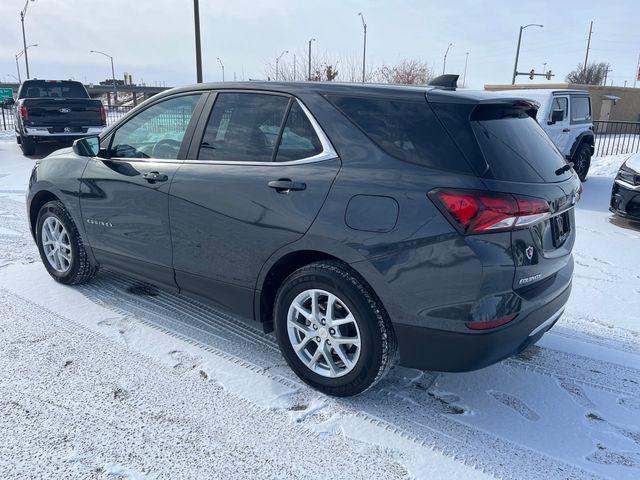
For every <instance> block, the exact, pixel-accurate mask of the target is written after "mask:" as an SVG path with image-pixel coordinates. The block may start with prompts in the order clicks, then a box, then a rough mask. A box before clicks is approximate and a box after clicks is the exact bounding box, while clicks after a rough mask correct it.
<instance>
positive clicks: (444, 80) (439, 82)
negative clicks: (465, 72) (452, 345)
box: [428, 73, 460, 90]
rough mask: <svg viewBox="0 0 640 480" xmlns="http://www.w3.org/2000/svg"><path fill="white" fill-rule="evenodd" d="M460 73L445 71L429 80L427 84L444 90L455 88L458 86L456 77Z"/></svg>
mask: <svg viewBox="0 0 640 480" xmlns="http://www.w3.org/2000/svg"><path fill="white" fill-rule="evenodd" d="M459 77H460V75H454V74H451V73H447V74H446V75H440V76H439V77H436V78H434V79H433V80H431V81H430V82H429V83H428V85H429V86H430V87H436V88H443V89H446V90H455V89H456V88H458V78H459Z"/></svg>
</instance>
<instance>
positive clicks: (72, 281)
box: [36, 200, 97, 285]
mask: <svg viewBox="0 0 640 480" xmlns="http://www.w3.org/2000/svg"><path fill="white" fill-rule="evenodd" d="M49 217H55V218H56V219H57V220H58V221H59V222H60V223H62V225H63V226H64V228H65V230H66V231H67V234H68V237H69V243H70V245H71V262H70V264H69V268H68V270H67V271H65V272H58V271H57V270H55V269H54V268H53V266H52V265H51V264H50V263H49V260H48V259H47V257H46V254H45V252H44V246H43V241H42V226H43V224H44V222H45V220H46V219H47V218H49ZM36 243H37V245H38V251H39V252H40V258H41V259H42V263H43V264H44V266H45V268H46V269H47V271H48V272H49V275H51V276H52V277H53V278H54V279H55V280H56V281H58V282H60V283H64V284H65V285H77V284H80V283H85V282H88V281H89V280H91V278H93V276H94V275H95V274H96V271H97V266H95V265H93V264H92V263H91V260H90V259H89V255H88V254H87V251H86V249H85V248H84V244H83V243H82V238H81V237H80V234H79V233H78V228H77V227H76V224H75V222H74V221H73V219H72V218H71V215H70V214H69V212H68V211H67V209H66V208H65V206H64V205H63V204H62V202H60V201H57V200H56V201H52V202H48V203H46V204H44V205H43V206H42V208H41V209H40V212H38V221H37V222H36Z"/></svg>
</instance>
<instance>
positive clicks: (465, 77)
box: [462, 52, 469, 87]
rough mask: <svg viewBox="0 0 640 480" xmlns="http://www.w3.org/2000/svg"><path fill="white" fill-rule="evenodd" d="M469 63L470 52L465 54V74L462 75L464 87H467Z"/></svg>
mask: <svg viewBox="0 0 640 480" xmlns="http://www.w3.org/2000/svg"><path fill="white" fill-rule="evenodd" d="M468 63H469V52H467V53H465V59H464V73H463V74H462V86H463V87H466V86H467V64H468Z"/></svg>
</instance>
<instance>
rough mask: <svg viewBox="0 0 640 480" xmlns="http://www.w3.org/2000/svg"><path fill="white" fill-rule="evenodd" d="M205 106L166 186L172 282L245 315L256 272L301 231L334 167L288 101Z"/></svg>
mask: <svg viewBox="0 0 640 480" xmlns="http://www.w3.org/2000/svg"><path fill="white" fill-rule="evenodd" d="M210 103H211V104H212V107H211V110H210V113H207V111H206V110H205V112H203V115H202V116H201V122H200V124H199V125H198V128H197V129H196V133H195V135H194V139H193V141H192V142H191V147H190V150H189V154H188V158H187V160H185V162H184V164H183V165H182V166H181V167H180V168H179V170H178V171H177V173H176V175H175V177H174V180H173V183H172V185H171V192H170V197H169V216H170V223H171V237H172V241H173V266H174V268H175V276H176V282H177V283H178V285H179V286H180V288H182V289H185V290H187V291H190V292H192V293H195V294H198V295H201V296H204V297H207V298H209V299H212V300H214V301H215V302H216V303H218V304H219V305H220V306H222V307H223V308H225V309H227V310H230V311H233V312H235V313H238V314H240V315H242V316H245V317H247V318H253V293H254V289H255V285H256V279H257V276H258V273H259V271H260V268H261V267H262V266H263V264H264V263H265V261H266V260H267V258H269V256H270V255H271V254H272V253H274V252H275V251H276V250H277V249H279V248H280V247H282V246H284V245H286V244H288V243H291V242H294V241H296V240H297V239H299V238H300V237H301V236H302V235H304V233H305V232H306V231H307V229H308V228H309V227H310V225H311V223H312V222H313V220H314V218H315V216H316V215H317V213H318V211H319V210H320V208H321V206H322V204H323V202H324V200H325V198H326V196H327V193H328V191H329V188H330V186H331V183H332V181H333V179H334V177H335V175H336V173H337V172H338V170H339V168H340V161H339V159H338V157H337V155H336V153H335V151H334V150H333V148H332V147H331V144H330V143H329V141H328V140H327V138H326V136H325V135H324V133H323V132H322V130H321V129H320V127H319V125H318V124H317V123H316V122H315V120H314V119H313V117H312V116H311V115H310V113H309V112H308V111H307V110H306V108H305V107H304V105H302V103H300V102H299V101H298V100H297V99H295V98H293V97H289V96H287V95H279V94H270V93H265V92H246V91H244V92H242V91H241V92H229V91H225V92H221V93H218V94H217V95H212V98H211V99H210Z"/></svg>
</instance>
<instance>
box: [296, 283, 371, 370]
mask: <svg viewBox="0 0 640 480" xmlns="http://www.w3.org/2000/svg"><path fill="white" fill-rule="evenodd" d="M287 332H288V336H289V341H290V342H291V346H292V347H293V350H294V352H295V353H296V355H297V356H298V358H299V359H300V360H301V361H302V363H304V364H305V365H306V366H307V368H309V369H310V370H311V371H313V372H315V373H317V374H318V375H322V376H323V377H331V378H335V377H342V376H344V375H346V374H347V373H349V372H351V371H352V370H353V369H354V367H355V366H356V364H357V363H358V358H359V357H360V348H361V338H360V330H359V329H358V324H357V322H356V319H355V317H354V316H353V314H352V313H351V311H350V310H349V308H348V307H347V305H346V304H345V302H344V301H342V300H341V299H340V298H338V297H337V296H336V295H334V294H332V293H330V292H327V291H325V290H319V289H310V290H305V291H304V292H302V293H300V294H299V295H298V296H297V297H296V298H295V299H294V300H293V301H292V302H291V305H290V306H289V311H288V313H287Z"/></svg>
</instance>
